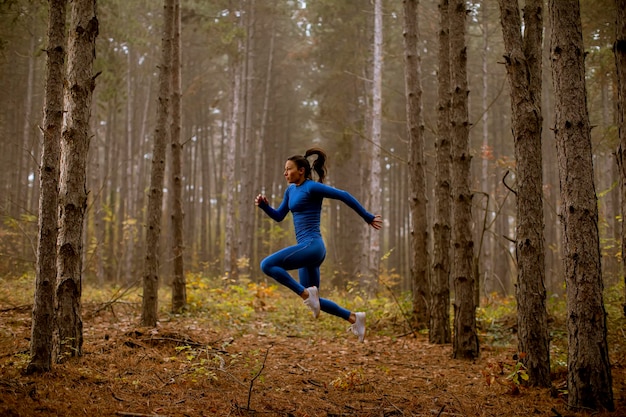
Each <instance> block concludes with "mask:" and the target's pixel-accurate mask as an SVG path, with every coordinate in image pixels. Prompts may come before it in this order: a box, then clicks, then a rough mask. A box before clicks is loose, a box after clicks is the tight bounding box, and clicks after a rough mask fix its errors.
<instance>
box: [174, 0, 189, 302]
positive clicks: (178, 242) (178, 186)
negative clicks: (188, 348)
mask: <svg viewBox="0 0 626 417" xmlns="http://www.w3.org/2000/svg"><path fill="white" fill-rule="evenodd" d="M180 31H181V27H180V0H175V5H174V29H173V41H172V125H171V130H170V132H171V139H170V140H171V144H172V171H171V176H172V178H171V183H172V197H171V198H172V201H171V203H172V237H173V239H172V257H173V263H174V265H173V267H174V278H173V280H172V312H174V313H176V312H180V311H181V310H182V309H183V308H184V307H185V305H186V304H187V291H186V283H185V269H184V262H183V248H184V243H183V224H184V223H183V217H184V214H183V173H182V153H183V146H182V144H181V140H180V135H181V132H180V131H181V95H182V86H181V59H180V58H181V39H180V38H181V36H180Z"/></svg>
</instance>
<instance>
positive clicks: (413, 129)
mask: <svg viewBox="0 0 626 417" xmlns="http://www.w3.org/2000/svg"><path fill="white" fill-rule="evenodd" d="M403 3H404V63H405V68H404V80H405V91H406V93H405V95H406V118H407V135H408V140H409V176H410V179H409V180H410V182H411V198H410V200H409V201H410V202H411V204H410V212H411V245H410V246H411V286H412V294H413V322H414V324H415V327H416V328H417V329H425V328H427V327H428V324H429V314H428V300H429V299H430V296H429V289H428V267H429V253H428V239H429V235H428V213H427V207H426V205H427V199H426V170H425V169H424V124H423V118H422V84H421V80H420V75H421V61H420V55H419V50H418V42H419V30H418V20H417V8H418V4H419V1H418V0H404V2H403Z"/></svg>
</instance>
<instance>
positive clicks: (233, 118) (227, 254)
mask: <svg viewBox="0 0 626 417" xmlns="http://www.w3.org/2000/svg"><path fill="white" fill-rule="evenodd" d="M240 48H241V45H239V47H238V48H237V52H236V53H235V56H232V57H231V60H232V69H231V75H232V89H231V95H232V96H231V100H232V101H231V114H230V121H229V122H228V126H229V130H228V134H227V136H226V141H227V145H226V146H227V149H226V158H225V173H226V178H225V179H226V181H225V184H224V191H225V192H226V214H225V216H226V222H225V223H226V224H225V226H224V233H225V241H224V273H225V274H226V275H227V276H228V277H230V278H233V279H237V278H238V270H237V257H238V256H237V248H238V245H237V228H236V224H235V215H236V210H235V206H236V198H235V197H236V194H237V193H236V190H237V186H236V183H235V181H236V179H235V170H234V169H233V167H234V166H235V156H236V154H237V138H238V135H239V115H240V112H241V107H240V105H241V100H240V99H241V78H242V70H243V68H242V65H241V58H240V57H239V54H240Z"/></svg>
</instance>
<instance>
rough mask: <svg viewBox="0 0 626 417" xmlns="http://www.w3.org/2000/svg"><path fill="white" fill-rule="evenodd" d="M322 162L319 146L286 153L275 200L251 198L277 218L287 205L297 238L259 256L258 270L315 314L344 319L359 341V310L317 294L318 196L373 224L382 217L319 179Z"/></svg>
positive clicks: (321, 252) (322, 252) (322, 253)
mask: <svg viewBox="0 0 626 417" xmlns="http://www.w3.org/2000/svg"><path fill="white" fill-rule="evenodd" d="M312 155H317V158H316V159H315V161H313V170H315V172H316V173H317V175H318V177H319V179H318V181H319V182H315V181H313V180H312V176H311V171H312V170H311V165H310V163H309V160H308V159H307V158H308V157H309V156H312ZM325 162H326V154H325V153H324V151H323V150H321V149H319V148H312V149H309V150H307V151H306V153H305V154H304V156H302V155H296V156H292V157H291V158H289V159H287V161H286V162H285V171H284V173H283V175H284V176H285V179H286V180H287V182H288V183H289V185H288V186H287V189H286V190H285V195H284V197H283V201H282V203H281V204H280V206H279V207H278V208H277V209H274V208H272V207H271V206H270V205H269V203H268V201H267V198H266V197H265V196H264V195H262V194H259V195H258V196H257V197H256V198H255V200H254V203H255V204H256V205H257V206H258V207H259V208H261V209H262V210H263V211H264V212H265V213H266V214H267V215H268V216H269V217H271V218H272V219H273V220H275V221H277V222H280V221H282V220H283V219H284V218H285V216H286V215H287V213H289V212H290V211H291V213H292V215H293V225H294V229H295V232H296V242H297V244H296V245H294V246H289V247H287V248H285V249H282V250H280V251H278V252H276V253H274V254H272V255H270V256H268V257H267V258H265V259H263V261H261V270H262V271H263V272H264V273H265V274H267V275H269V276H270V277H272V278H274V279H275V280H276V281H278V282H279V283H280V284H282V285H284V286H286V287H287V288H289V289H290V290H291V291H293V292H295V293H296V294H298V295H299V296H300V297H301V298H302V299H303V300H304V304H306V305H307V306H308V307H309V308H310V309H311V311H312V312H313V316H314V317H315V318H317V317H318V316H319V313H320V310H321V311H323V312H325V313H328V314H332V315H334V316H337V317H341V318H342V319H344V320H347V321H349V322H350V323H351V326H350V329H349V330H352V332H353V333H354V334H355V335H356V336H358V338H359V341H360V342H362V341H363V338H364V337H365V313H364V312H351V311H350V310H347V309H345V308H343V307H340V306H339V305H337V304H336V303H335V302H333V301H331V300H327V299H325V298H320V297H319V286H320V265H322V262H323V261H324V258H325V257H326V247H325V246H324V241H323V239H322V235H321V232H320V217H321V211H322V201H323V200H324V198H332V199H335V200H340V201H342V202H344V203H345V204H346V205H348V207H350V208H351V209H353V210H354V211H355V212H357V213H358V214H359V215H360V216H361V217H362V218H363V220H365V222H366V223H368V224H369V225H370V226H372V227H373V228H374V229H376V230H379V229H380V228H381V227H382V224H383V222H382V218H381V216H380V215H373V214H371V213H369V212H368V211H367V210H365V208H363V206H362V205H361V204H360V203H359V202H358V201H357V200H356V199H355V198H354V197H353V196H352V195H350V194H349V193H348V192H346V191H343V190H339V189H336V188H333V187H330V186H328V185H325V184H324V178H325V177H326V168H325V166H324V165H325ZM294 269H297V270H298V275H299V278H300V282H298V281H296V280H295V279H293V277H292V276H291V275H290V274H289V273H288V272H287V271H288V270H294Z"/></svg>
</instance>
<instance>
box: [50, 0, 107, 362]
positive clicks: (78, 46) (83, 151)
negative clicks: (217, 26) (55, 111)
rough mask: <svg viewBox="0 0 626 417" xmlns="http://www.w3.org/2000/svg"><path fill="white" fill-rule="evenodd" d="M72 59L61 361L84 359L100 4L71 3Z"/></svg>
mask: <svg viewBox="0 0 626 417" xmlns="http://www.w3.org/2000/svg"><path fill="white" fill-rule="evenodd" d="M70 22H71V23H70V35H69V44H68V60H67V65H68V68H67V86H68V87H67V89H66V97H65V103H66V104H67V114H66V125H65V128H64V129H63V134H62V138H61V172H60V190H59V206H60V224H59V237H58V248H59V255H58V260H57V262H58V266H57V268H58V282H57V288H56V311H55V314H56V320H57V330H58V338H57V340H56V343H57V345H56V346H55V348H56V352H57V358H58V359H62V358H64V357H72V356H81V355H82V348H83V320H82V317H81V300H80V297H81V292H82V276H81V274H82V254H83V240H82V239H83V219H84V215H85V209H86V207H87V189H86V162H87V154H88V151H89V135H90V133H89V130H90V129H89V118H90V114H91V98H92V94H93V89H94V87H95V77H94V75H93V62H94V59H95V54H96V37H97V36H98V19H97V17H96V0H75V1H73V2H72V11H71V20H70Z"/></svg>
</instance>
